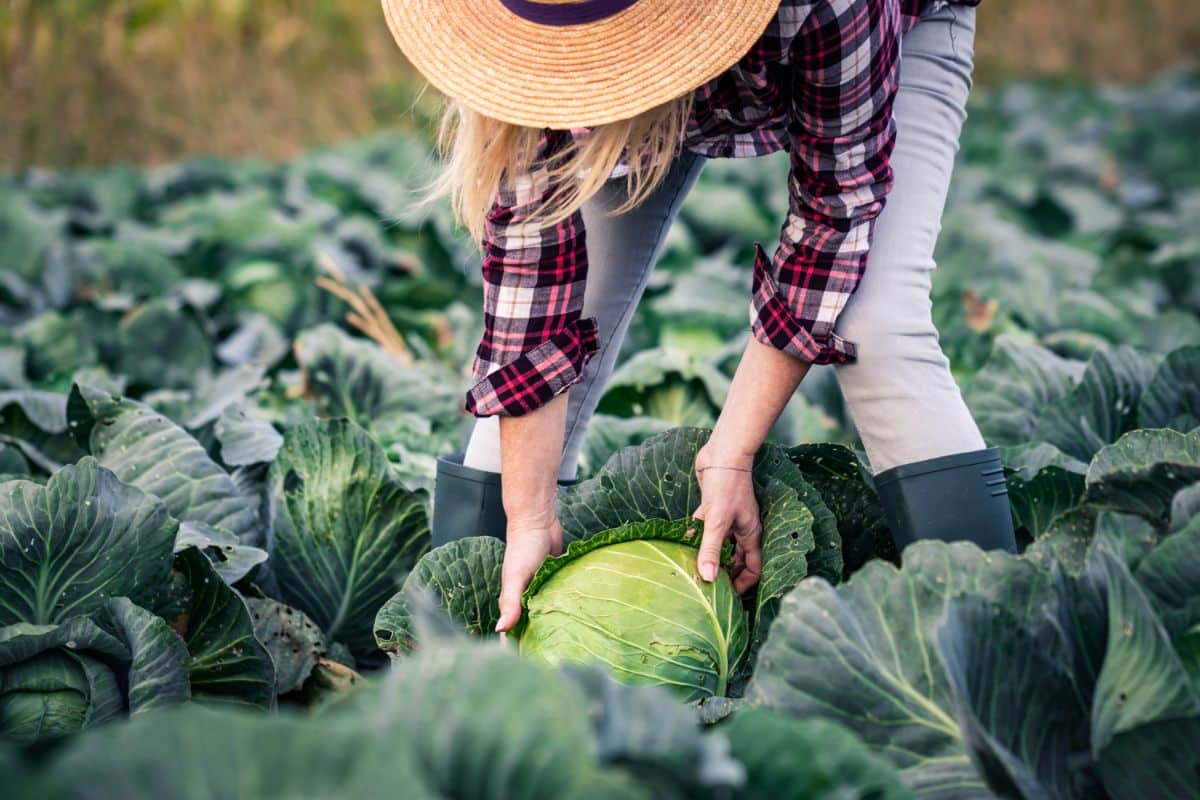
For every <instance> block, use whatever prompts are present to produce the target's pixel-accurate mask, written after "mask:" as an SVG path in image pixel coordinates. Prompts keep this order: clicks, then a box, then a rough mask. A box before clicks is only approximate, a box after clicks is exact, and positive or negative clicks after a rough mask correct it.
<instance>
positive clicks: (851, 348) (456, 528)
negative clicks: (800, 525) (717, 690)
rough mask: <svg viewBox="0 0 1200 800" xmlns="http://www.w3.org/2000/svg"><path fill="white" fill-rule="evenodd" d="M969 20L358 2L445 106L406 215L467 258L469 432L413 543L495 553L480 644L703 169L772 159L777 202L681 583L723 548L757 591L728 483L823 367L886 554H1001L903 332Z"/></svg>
mask: <svg viewBox="0 0 1200 800" xmlns="http://www.w3.org/2000/svg"><path fill="white" fill-rule="evenodd" d="M978 2H979V0H958V2H946V0H782V2H781V1H780V0H554V2H549V1H548V0H547V1H543V2H530V0H384V8H385V11H386V14H387V18H388V22H389V25H390V27H391V30H392V33H393V35H394V36H395V38H396V40H397V42H398V43H399V45H400V47H401V48H402V49H403V50H404V52H405V54H406V55H407V56H408V58H409V60H410V61H411V62H412V63H413V64H414V66H416V67H417V68H418V69H419V70H420V71H421V72H422V73H423V74H424V76H425V77H426V78H428V80H429V81H430V83H432V84H433V85H434V86H435V87H437V88H438V89H440V90H441V91H442V92H443V93H444V94H446V95H447V96H448V97H450V98H452V99H453V101H454V102H453V103H452V104H451V105H450V107H449V111H448V113H447V116H446V118H445V120H444V122H443V127H442V130H441V136H440V139H439V146H440V149H441V151H442V153H443V155H445V156H446V168H445V170H444V171H443V172H442V173H441V175H440V177H439V178H438V180H437V182H436V183H435V184H434V185H433V186H432V187H431V188H432V192H431V193H430V195H429V199H432V198H433V197H436V196H441V195H445V194H449V195H450V196H451V198H452V201H453V205H454V208H455V212H456V213H457V215H458V217H459V219H461V220H462V221H463V222H464V224H465V225H466V226H467V227H468V229H469V230H470V231H471V233H472V234H473V235H474V236H475V238H476V239H477V241H480V242H481V243H482V244H483V246H484V255H483V265H482V268H483V279H484V306H485V307H484V320H485V331H484V335H483V340H482V341H481V342H480V344H479V347H478V349H477V352H476V358H475V362H474V380H475V383H474V386H472V387H471V388H470V390H469V391H468V392H467V396H466V404H467V408H468V410H469V411H471V412H472V413H473V414H474V415H475V416H476V417H479V419H478V420H477V422H476V426H475V428H474V432H473V434H472V436H471V438H470V442H469V443H468V445H467V449H466V453H465V454H464V455H463V456H460V457H447V458H443V459H441V460H440V461H439V465H438V475H437V483H436V492H435V495H436V496H435V504H434V509H435V513H434V520H433V538H434V542H435V544H437V543H441V542H443V541H446V540H448V539H452V538H458V537H461V536H469V535H478V534H491V535H498V536H506V537H507V541H508V547H507V551H506V555H505V562H504V566H503V577H502V581H503V590H502V596H501V598H500V610H501V620H500V623H499V625H498V626H497V630H501V631H504V630H507V629H509V628H510V627H511V626H512V625H513V624H514V623H515V622H516V621H517V619H518V617H519V615H520V596H521V593H522V591H523V590H524V588H525V587H526V585H527V584H528V581H529V579H530V577H531V576H532V574H533V572H534V571H535V570H536V569H537V567H538V565H539V564H540V563H541V562H542V560H543V559H544V558H545V557H546V556H547V555H549V554H551V553H558V552H559V551H560V549H561V546H562V528H561V526H560V525H559V523H558V520H557V519H556V516H555V509H554V496H555V490H556V486H557V482H556V479H557V480H558V481H569V480H571V479H573V477H574V475H575V469H576V462H577V460H578V456H579V452H580V446H581V443H582V440H583V436H584V430H585V428H586V425H587V421H588V419H589V417H590V416H591V414H592V412H593V411H594V410H595V408H596V406H597V404H598V402H599V399H600V396H601V394H602V393H603V388H604V384H605V381H606V380H607V378H608V376H609V375H610V373H611V372H612V370H613V367H614V364H615V361H616V357H617V353H618V350H619V349H620V344H621V340H622V337H623V336H624V334H625V332H626V329H627V328H628V325H629V321H630V318H631V316H632V313H633V310H634V307H635V306H636V304H637V301H638V299H639V298H640V296H641V294H642V291H643V289H644V288H645V286H646V281H647V277H648V275H649V273H650V270H651V268H652V267H653V266H654V263H655V261H656V259H657V257H658V255H659V251H660V249H661V247H662V244H663V241H664V238H665V234H666V232H667V229H668V227H669V226H670V224H671V223H672V221H673V220H674V218H675V215H676V213H677V212H678V210H679V207H680V205H681V204H682V202H683V200H684V198H685V197H686V195H687V192H688V189H689V188H690V187H691V186H692V184H693V183H694V181H695V180H696V177H697V175H698V174H699V172H700V170H701V169H702V168H703V166H704V164H705V162H706V160H707V159H708V158H719V157H733V158H737V157H745V156H757V155H764V154H767V153H771V152H775V151H777V150H780V149H784V150H787V151H789V153H790V171H789V174H788V175H787V176H786V180H787V181H788V186H789V189H790V194H791V203H790V208H789V211H788V215H787V218H786V220H785V222H784V224H783V226H782V229H781V232H780V241H779V244H778V246H777V247H776V248H775V250H774V253H773V254H772V255H770V256H769V255H768V254H767V253H766V251H765V250H764V249H763V247H762V245H761V244H760V243H757V242H756V243H755V253H754V273H753V286H752V289H751V295H750V298H749V299H750V320H751V325H750V330H751V333H752V335H751V336H750V337H749V339H748V342H747V345H746V350H745V352H744V354H743V356H742V359H741V362H740V364H739V366H738V368H737V370H736V373H735V375H734V378H733V382H732V386H731V389H730V391H729V396H728V400H727V402H726V404H725V407H724V408H723V409H722V411H721V414H720V417H719V418H718V420H717V422H716V424H715V426H714V429H713V433H712V435H711V437H710V438H709V440H708V442H707V444H706V445H705V446H704V448H703V449H702V450H701V451H700V452H699V454H698V455H697V458H696V465H695V468H696V473H697V476H698V479H699V481H700V486H701V503H700V506H699V508H698V509H697V510H696V512H695V514H694V516H695V517H697V518H699V519H703V520H704V522H705V526H704V527H705V531H704V536H703V542H702V545H701V547H700V550H699V554H698V565H697V568H698V570H699V572H700V574H701V575H702V577H704V578H705V579H706V580H712V579H713V578H714V577H715V573H716V569H717V558H718V553H719V550H720V545H721V543H722V541H723V540H725V539H726V538H730V537H732V538H733V539H734V542H735V567H734V578H735V586H736V587H737V589H738V590H739V591H744V590H746V589H748V588H749V587H751V586H752V585H754V583H756V582H757V580H758V577H759V570H760V567H761V552H760V548H759V540H760V537H761V529H760V526H759V516H758V507H757V504H756V502H755V497H754V491H753V486H752V484H751V479H750V473H749V468H750V465H751V463H752V460H753V456H754V453H755V451H756V450H758V448H759V446H760V445H761V444H762V443H763V441H764V439H765V437H766V436H767V433H768V431H769V430H770V429H771V427H772V425H773V424H774V423H775V420H776V418H777V417H778V416H779V414H780V412H781V411H782V409H783V407H784V406H785V405H786V403H787V401H788V399H789V398H790V397H791V395H792V393H793V392H794V391H795V389H796V387H797V385H798V384H799V383H800V381H801V380H802V379H803V378H804V376H805V374H806V373H807V372H808V370H809V368H810V366H811V365H812V364H814V363H815V364H834V365H836V370H837V376H838V380H839V383H840V385H841V389H842V392H843V394H844V396H845V399H846V403H847V406H848V409H849V411H850V414H851V416H852V417H853V419H854V422H855V425H856V427H857V428H858V431H859V435H860V436H861V438H862V441H863V444H864V446H865V448H866V452H867V456H868V458H869V460H870V464H871V469H872V472H873V473H875V481H876V485H877V488H878V489H879V491H880V496H881V501H882V502H883V505H884V511H885V514H886V516H887V519H888V522H889V524H890V526H891V528H892V531H893V533H894V535H895V536H896V540H897V544H898V545H899V546H901V547H903V545H905V544H907V543H908V542H910V541H912V540H914V539H916V538H941V539H969V540H973V541H975V542H976V543H978V544H979V545H980V546H982V547H984V548H987V549H991V548H1006V549H1009V550H1015V544H1014V538H1013V531H1012V522H1011V519H1010V516H1009V509H1008V500H1007V496H1006V494H1005V488H1004V478H1003V471H1002V468H1001V466H1000V463H999V458H998V454H997V452H996V451H995V449H988V448H985V444H984V441H983V439H982V437H981V436H980V433H979V429H978V428H977V427H976V425H975V422H974V421H973V419H972V418H971V415H970V412H969V411H968V410H967V408H966V406H965V404H964V403H963V400H962V396H961V393H960V392H959V389H958V387H957V386H956V385H955V383H954V380H953V378H952V376H951V373H950V369H949V364H948V362H947V359H946V357H945V356H944V355H943V353H942V351H941V349H940V347H939V345H938V335H937V330H936V329H935V327H934V325H933V321H932V317H931V310H930V305H931V304H930V277H931V273H932V270H933V268H934V262H933V249H934V243H935V241H936V238H937V233H938V230H939V228H940V219H941V214H942V210H943V206H944V204H945V200H946V192H947V187H948V183H949V179H950V172H951V167H952V164H953V160H954V155H955V153H956V151H957V149H958V136H959V132H960V129H961V126H962V123H963V120H964V118H965V115H966V114H965V103H966V98H967V94H968V91H969V89H970V85H971V66H972V56H973V51H972V48H973V40H974V25H975V9H974V7H973V6H975V5H977V4H978ZM901 61H903V68H901ZM631 153H638V154H640V155H639V157H638V158H631V157H630V154H631ZM622 178H623V179H622ZM780 180H785V176H783V175H780ZM885 201H886V202H885ZM585 285H586V293H585V291H584V289H585ZM585 365H586V369H585ZM501 475H503V482H501V480H500V476H501Z"/></svg>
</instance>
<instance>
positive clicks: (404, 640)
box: [375, 536, 504, 655]
mask: <svg viewBox="0 0 1200 800" xmlns="http://www.w3.org/2000/svg"><path fill="white" fill-rule="evenodd" d="M503 565H504V542H502V541H500V540H499V539H497V538H495V537H492V536H472V537H468V538H465V539H456V540H455V541H452V542H448V543H446V544H444V545H442V546H441V547H437V548H434V549H433V550H430V551H429V552H428V553H426V554H425V555H423V556H421V560H420V561H418V562H417V566H416V567H414V568H413V571H412V572H410V573H409V574H408V577H406V578H405V579H404V585H403V586H402V587H401V589H400V591H399V592H397V593H396V594H395V595H393V596H392V598H391V599H390V600H388V601H387V602H386V603H384V604H383V607H382V608H381V609H379V613H378V614H377V615H376V616H375V641H376V643H377V644H378V645H379V649H380V650H383V651H385V652H387V653H390V654H393V655H403V654H405V653H408V652H411V651H412V650H414V649H415V648H416V647H417V646H418V644H419V642H418V641H417V631H416V630H415V629H414V626H413V619H412V612H413V608H412V605H413V603H414V597H413V595H414V594H415V593H416V592H419V591H423V590H429V591H430V592H432V601H433V604H434V605H435V606H436V607H437V608H439V609H441V610H442V611H443V612H445V614H446V615H447V616H448V617H449V618H450V620H451V621H452V622H453V623H454V624H455V625H457V626H459V627H461V628H463V629H464V630H466V631H467V632H469V633H471V634H473V635H475V636H481V637H490V636H495V635H496V633H495V630H496V623H497V622H498V621H499V620H500V605H499V598H500V569H501V567H502V566H503Z"/></svg>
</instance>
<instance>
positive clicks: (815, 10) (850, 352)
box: [466, 0, 980, 417]
mask: <svg viewBox="0 0 1200 800" xmlns="http://www.w3.org/2000/svg"><path fill="white" fill-rule="evenodd" d="M944 2H945V0H807V1H806V2H805V1H802V0H782V2H781V3H780V6H779V13H778V14H777V15H776V16H775V18H774V19H773V20H772V21H771V23H770V24H769V25H768V26H767V28H766V30H765V31H764V33H763V35H762V36H761V37H760V39H759V40H758V42H757V43H756V44H755V46H754V47H752V48H751V49H750V51H749V52H747V53H746V55H745V56H743V57H742V59H741V60H740V61H738V63H737V64H735V65H734V66H733V67H731V68H730V69H729V70H727V71H726V72H724V73H723V74H721V75H719V76H717V77H716V78H714V79H713V80H711V81H710V82H708V83H707V84H705V85H703V86H701V87H700V88H698V89H696V97H695V101H696V102H695V108H694V110H693V113H692V117H691V119H690V121H689V124H688V128H687V131H686V134H685V137H684V142H683V146H684V148H686V149H688V150H692V151H694V152H696V153H699V154H701V155H704V156H707V157H709V158H744V157H750V156H761V155H766V154H769V153H774V152H776V151H779V150H787V151H788V152H789V153H790V164H791V169H790V171H789V175H788V188H789V190H790V197H791V201H790V203H789V208H788V213H787V217H786V219H785V221H784V223H783V226H782V230H781V234H780V241H779V245H778V246H777V247H776V249H775V252H774V255H773V256H768V255H767V253H766V251H765V250H764V249H763V247H762V245H761V244H760V243H758V242H755V243H754V250H755V257H754V270H753V282H752V289H751V300H750V329H751V332H752V334H753V335H754V337H755V338H756V339H757V340H758V341H760V342H762V343H764V344H767V345H770V346H772V347H775V348H776V349H778V350H782V351H783V352H785V353H788V354H789V355H792V356H794V357H796V358H799V359H803V360H805V361H810V362H813V363H817V364H829V363H838V364H840V363H846V362H849V361H853V360H854V358H855V346H854V343H852V342H848V341H846V340H844V339H842V338H841V337H839V336H838V335H837V334H836V333H834V332H833V328H834V323H835V322H836V321H837V318H838V315H839V314H840V313H841V311H842V309H843V308H844V307H845V305H846V301H847V300H849V298H850V295H851V294H852V293H853V292H854V289H855V287H856V286H857V285H858V282H859V280H860V279H861V277H862V275H863V271H864V270H865V268H866V265H867V252H868V249H869V246H870V241H871V233H872V229H873V227H874V220H875V218H876V217H877V216H878V215H879V212H880V211H881V210H882V209H883V206H884V199H885V196H886V195H887V193H888V191H889V190H890V189H891V183H892V170H891V166H890V165H889V157H890V155H891V152H892V148H893V145H894V142H895V133H896V131H895V122H894V120H893V118H892V104H893V100H894V99H895V94H896V88H897V83H898V77H899V61H900V60H899V55H900V37H901V36H902V35H903V34H904V33H905V32H906V31H908V30H909V29H910V28H912V26H913V25H915V24H916V22H917V18H918V16H919V15H920V14H922V13H923V12H924V11H926V10H927V9H928V8H929V7H930V6H931V5H936V4H944ZM957 2H959V4H964V5H977V4H978V3H979V2H980V0H957ZM789 87H790V92H789ZM587 133H588V129H587V128H577V129H571V130H569V131H561V130H552V129H549V128H547V129H546V130H545V131H543V135H542V139H541V144H540V145H539V153H538V154H536V155H538V156H539V157H538V158H537V159H535V167H534V168H533V170H532V171H531V173H529V174H526V175H522V176H520V178H519V179H518V180H513V181H510V180H505V181H504V182H503V183H502V185H501V187H500V191H499V193H498V196H497V197H496V200H495V201H494V203H493V205H492V208H491V210H490V212H489V213H488V216H487V220H486V224H485V236H484V240H483V242H482V244H483V246H484V257H483V266H482V271H483V287H484V334H483V339H482V341H481V342H480V343H479V346H478V348H477V349H476V356H475V361H474V365H473V372H474V380H475V385H474V386H472V388H471V389H470V390H468V392H467V395H466V407H467V410H468V411H469V412H470V413H472V414H474V415H475V416H479V417H484V416H491V415H502V416H517V415H521V414H525V413H528V412H530V411H532V410H534V409H536V408H539V407H540V406H542V405H544V404H545V403H546V402H548V401H549V400H550V399H551V398H552V397H554V396H555V395H557V394H559V393H560V392H562V391H563V390H565V389H566V388H567V387H569V386H570V385H571V384H573V383H575V382H576V381H578V380H579V379H580V378H582V377H583V370H584V366H585V364H586V363H587V361H588V359H589V357H590V356H591V355H592V354H593V353H594V352H595V351H596V349H597V337H598V330H597V325H596V320H595V318H594V317H589V318H586V319H584V318H582V308H583V293H584V285H585V283H586V279H587V266H588V258H587V247H586V242H585V240H586V231H585V230H584V225H583V218H582V215H581V213H580V212H578V211H577V212H575V213H574V214H573V215H572V216H571V217H569V218H568V219H567V220H565V221H563V222H561V223H560V224H558V225H555V226H553V227H548V228H539V227H538V226H537V225H536V224H527V223H526V222H525V220H526V217H528V216H529V214H530V212H532V211H533V210H534V209H535V208H537V206H538V204H539V203H540V202H543V201H544V200H545V199H546V198H547V197H548V196H549V194H550V192H551V190H552V187H551V186H550V185H549V182H548V180H547V178H546V175H545V174H544V172H542V171H540V170H539V169H538V168H537V166H536V165H537V163H539V162H540V161H541V160H542V158H541V157H543V156H549V155H552V154H554V153H555V152H557V151H558V150H559V149H560V148H561V147H562V146H564V145H565V144H567V143H568V142H569V141H570V138H568V137H573V138H575V139H579V138H580V137H583V136H586V135H587ZM626 158H627V156H623V157H622V159H621V161H620V163H619V164H618V166H617V168H616V169H615V170H614V171H613V173H612V175H611V176H610V177H618V176H620V175H623V174H625V172H626V171H627V169H628V162H627V160H626Z"/></svg>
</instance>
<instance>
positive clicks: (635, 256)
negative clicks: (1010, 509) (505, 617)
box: [464, 6, 985, 479]
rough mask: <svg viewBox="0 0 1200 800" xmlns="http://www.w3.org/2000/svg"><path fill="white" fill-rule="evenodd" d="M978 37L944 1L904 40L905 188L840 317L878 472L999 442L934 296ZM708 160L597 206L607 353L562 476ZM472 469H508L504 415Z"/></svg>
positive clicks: (967, 13) (891, 201)
mask: <svg viewBox="0 0 1200 800" xmlns="http://www.w3.org/2000/svg"><path fill="white" fill-rule="evenodd" d="M974 39H975V9H974V8H970V7H963V6H942V7H940V8H938V10H936V11H934V12H932V13H930V14H928V15H927V16H926V17H925V18H923V19H922V20H921V21H920V22H919V23H918V24H917V25H916V27H914V28H913V29H912V30H911V31H909V32H908V33H907V34H906V35H905V36H904V39H903V42H902V45H901V53H902V58H903V61H902V65H901V70H900V89H899V92H898V95H897V98H896V103H895V115H896V127H897V134H896V136H897V138H896V148H895V151H894V152H893V155H892V167H893V170H894V174H895V183H894V185H893V188H892V191H891V193H890V194H889V195H888V199H887V204H886V206H885V207H884V210H883V211H882V213H881V214H880V216H879V218H878V219H877V220H876V224H875V232H874V238H873V240H872V245H871V252H870V255H869V258H868V262H867V269H866V272H865V274H864V276H863V279H862V281H861V283H860V284H859V286H858V289H857V291H856V292H855V293H854V294H853V295H852V296H851V298H850V301H849V303H848V304H847V305H846V307H845V309H844V310H843V311H842V314H841V316H840V317H839V318H838V321H837V325H836V331H837V332H838V333H839V334H840V335H841V336H842V337H844V338H845V339H848V340H849V341H852V342H855V343H856V344H857V345H858V360H857V362H856V363H854V364H847V365H844V366H838V367H836V368H835V369H836V370H837V378H838V383H839V385H840V386H841V390H842V394H843V396H844V397H845V400H846V407H847V409H848V410H849V413H850V415H851V417H852V418H853V420H854V424H855V427H856V428H857V429H858V433H859V436H860V437H861V438H862V441H863V446H864V447H865V448H866V451H867V457H868V458H869V459H870V462H871V469H872V471H873V472H875V473H877V474H878V473H879V472H882V471H883V470H886V469H889V468H891V467H895V466H898V465H900V464H910V463H913V462H917V461H924V460H925V459H930V458H936V457H938V456H945V455H951V454H954V453H965V452H971V451H974V450H979V449H982V448H983V447H984V446H985V445H984V442H983V437H982V436H981V435H980V433H979V428H978V427H977V426H976V424H975V421H974V420H973V419H972V417H971V414H970V412H969V411H968V410H967V407H966V404H965V403H964V402H963V398H962V394H961V392H960V391H959V389H958V386H957V385H956V384H955V382H954V378H953V377H952V375H951V374H950V364H949V361H948V360H947V358H946V356H945V354H943V353H942V349H941V346H940V345H939V344H938V332H937V329H936V328H935V327H934V324H933V318H932V303H931V300H930V289H931V281H932V274H933V270H934V268H935V264H934V260H933V249H934V245H935V243H936V242H937V236H938V233H939V232H940V230H941V218H942V210H943V208H944V207H945V204H946V193H947V190H948V188H949V184H950V174H951V171H952V168H953V165H954V158H955V154H956V153H957V152H958V139H959V133H960V132H961V130H962V124H963V121H964V120H965V118H966V101H967V94H968V93H969V91H970V88H971V70H972V64H973V60H974ZM705 163H707V159H706V158H704V157H703V156H699V155H697V154H694V153H691V152H687V151H685V152H684V153H683V154H682V155H681V156H680V157H679V158H678V159H677V160H676V162H675V164H674V166H673V167H672V169H671V171H670V173H669V174H668V176H667V178H666V180H665V181H664V182H663V183H662V185H661V186H659V187H658V188H657V189H656V190H655V192H654V193H653V194H652V195H650V196H649V197H648V198H646V200H645V201H644V202H642V203H641V204H640V205H639V206H638V207H637V208H635V209H633V210H631V211H629V212H627V213H625V214H622V215H620V216H616V217H606V216H604V214H603V211H605V210H608V209H612V208H615V207H616V206H618V205H619V204H620V203H621V201H622V199H623V191H624V188H625V186H624V179H623V178H618V179H613V180H610V181H609V182H608V183H607V184H606V185H605V187H604V189H603V190H602V191H601V192H600V193H599V194H597V195H596V196H595V197H594V198H592V199H591V200H589V202H588V203H587V205H585V206H584V208H583V218H584V224H585V225H586V229H587V247H588V264H589V268H588V283H587V291H586V293H585V295H584V304H583V315H584V316H585V317H587V316H592V315H594V316H595V317H596V318H597V321H598V323H599V329H600V342H599V346H600V349H599V351H598V352H597V353H596V354H595V355H594V356H593V357H592V359H591V360H590V361H589V362H588V366H587V369H586V370H585V372H586V375H585V377H584V379H583V380H581V381H580V382H579V383H577V384H575V385H574V386H572V387H571V388H570V390H569V392H568V412H567V434H566V443H565V446H564V451H563V459H562V467H561V469H560V472H559V477H560V478H564V479H565V478H571V477H574V475H575V472H576V466H577V463H578V460H579V453H580V449H581V447H582V445H583V438H584V434H585V431H586V428H587V423H588V420H589V419H590V418H591V416H592V414H593V412H594V411H595V410H596V406H597V405H598V404H599V402H600V396H601V395H602V394H603V393H604V386H605V384H606V383H607V381H608V378H609V376H610V375H611V374H612V372H613V368H614V367H615V366H616V360H617V354H618V351H619V350H620V347H621V341H622V340H623V339H624V337H625V332H626V331H627V330H628V328H629V321H630V319H631V318H632V316H633V311H634V308H635V306H636V305H637V302H638V300H639V299H640V298H641V296H642V293H643V291H644V290H645V288H646V282H647V280H648V278H649V276H650V271H651V269H653V267H654V264H655V263H656V262H657V261H658V257H659V254H660V252H661V250H662V246H663V243H664V240H665V237H666V233H667V230H668V228H669V226H670V225H671V223H672V222H673V221H674V219H675V216H676V215H677V213H678V212H679V208H680V206H681V205H682V204H683V201H684V200H685V198H686V196H687V193H688V190H689V189H690V188H691V187H692V185H693V184H694V183H695V181H696V178H697V177H698V176H699V174H700V171H701V170H702V169H703V168H704V165H705ZM781 179H782V178H781ZM764 244H765V243H764ZM747 302H749V295H748V294H747ZM464 463H465V464H466V465H467V466H469V467H474V468H476V469H483V470H488V471H490V472H498V471H500V429H499V418H498V417H486V418H481V419H479V420H478V421H477V422H476V424H475V428H474V430H473V432H472V434H471V438H470V442H469V443H468V445H467V452H466V457H465V459H464Z"/></svg>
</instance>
